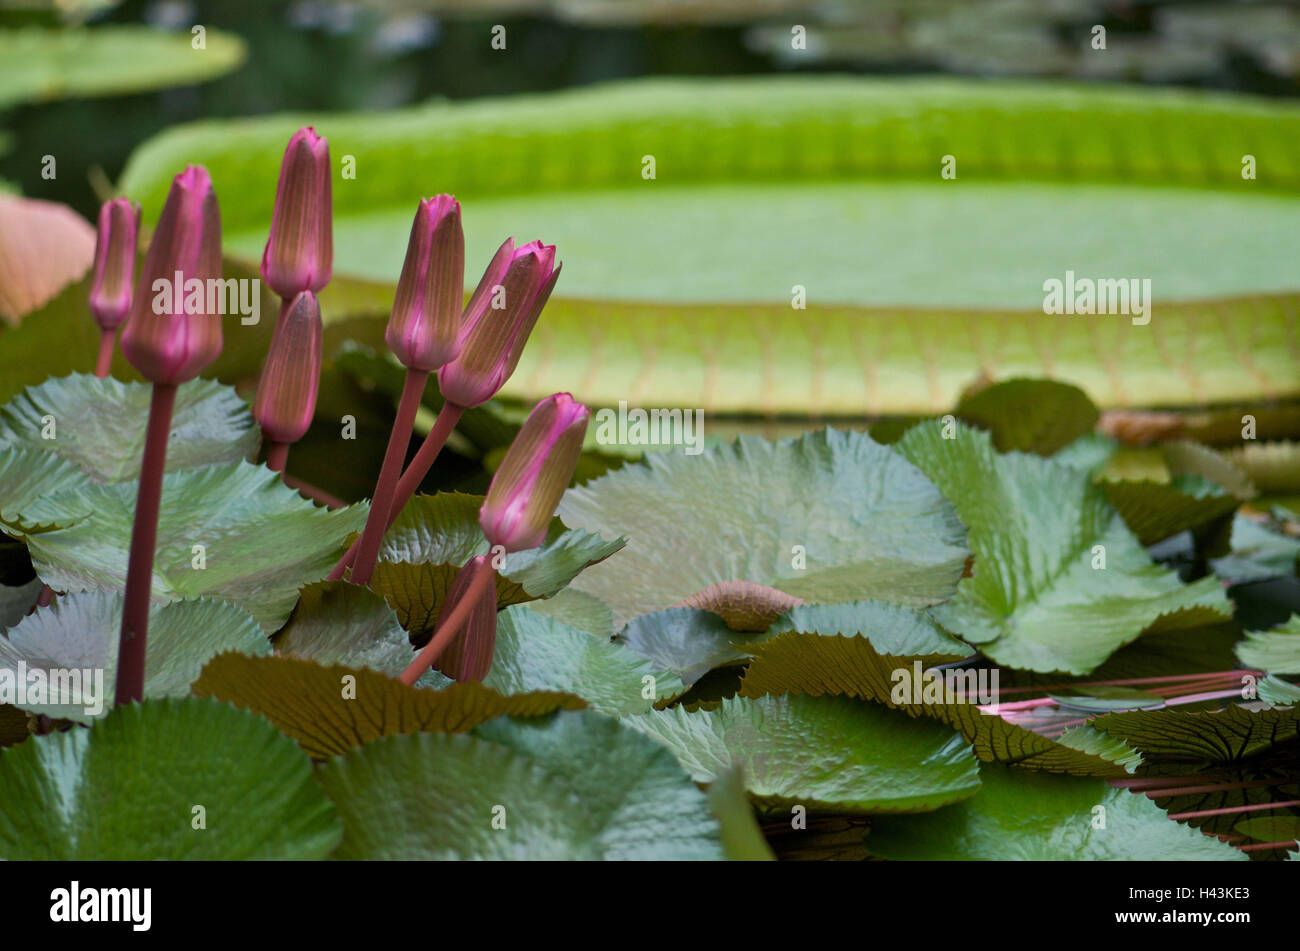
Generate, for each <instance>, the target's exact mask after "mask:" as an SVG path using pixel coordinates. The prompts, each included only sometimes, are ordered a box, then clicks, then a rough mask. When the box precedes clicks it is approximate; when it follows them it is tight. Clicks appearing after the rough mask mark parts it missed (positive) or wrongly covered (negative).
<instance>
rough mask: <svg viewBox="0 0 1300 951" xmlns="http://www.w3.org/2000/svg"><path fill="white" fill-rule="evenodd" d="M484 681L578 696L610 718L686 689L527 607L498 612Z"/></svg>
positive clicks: (428, 679)
mask: <svg viewBox="0 0 1300 951" xmlns="http://www.w3.org/2000/svg"><path fill="white" fill-rule="evenodd" d="M449 683H451V681H450V680H449V679H448V678H446V677H444V676H443V675H442V674H440V673H438V672H437V671H430V672H428V673H427V674H425V675H424V676H423V677H421V678H420V681H419V686H432V687H442V686H446V685H447V684H449ZM483 685H484V686H485V687H491V688H492V689H493V690H496V691H498V692H499V693H502V694H506V695H507V696H512V695H515V694H520V693H528V692H530V691H534V690H558V691H562V692H564V693H570V694H574V695H575V696H578V697H581V698H582V699H583V700H585V701H586V702H587V704H588V705H589V706H590V707H591V708H592V709H593V710H597V711H599V712H601V713H604V714H607V715H609V716H623V715H626V714H633V713H643V712H645V711H646V710H649V709H650V708H651V707H653V706H654V705H655V703H656V702H658V701H662V700H667V699H669V698H671V697H674V696H676V695H678V694H680V693H681V692H682V691H683V690H685V687H684V686H683V684H682V683H681V681H680V680H678V679H677V678H676V677H674V676H673V675H672V674H669V673H667V672H665V671H664V670H663V669H661V668H658V667H656V666H654V665H653V664H651V663H650V662H648V661H646V660H645V659H643V658H642V657H640V656H638V655H637V654H636V653H634V652H633V651H632V650H630V649H629V648H628V647H626V646H624V645H623V644H618V643H612V642H611V641H610V640H609V639H607V638H604V637H597V636H595V635H592V634H588V633H586V632H585V631H581V630H578V629H577V628H574V627H570V626H568V625H567V624H565V623H563V622H562V621H557V620H555V619H554V618H549V617H545V616H543V615H541V614H538V613H537V612H535V611H532V610H530V609H529V608H528V607H527V606H526V605H518V606H515V607H512V608H507V609H506V610H505V611H502V612H501V613H500V614H499V615H497V645H496V655H495V657H494V659H493V661H492V670H491V672H490V673H489V674H488V675H487V676H486V677H485V678H483Z"/></svg>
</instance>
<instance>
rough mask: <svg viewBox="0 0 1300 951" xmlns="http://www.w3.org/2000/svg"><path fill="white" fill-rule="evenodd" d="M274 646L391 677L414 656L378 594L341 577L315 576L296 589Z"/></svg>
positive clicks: (287, 653) (283, 653)
mask: <svg viewBox="0 0 1300 951" xmlns="http://www.w3.org/2000/svg"><path fill="white" fill-rule="evenodd" d="M275 652H276V653H277V654H279V655H281V656H284V657H299V658H302V659H303V660H314V661H316V662H317V663H320V664H326V665H330V664H341V665H342V666H344V667H366V668H369V669H371V670H377V671H379V672H380V673H381V674H388V675H389V676H390V677H396V676H397V675H398V674H400V673H401V672H402V671H403V670H405V669H406V668H407V666H408V665H409V664H410V663H411V661H412V660H414V659H415V649H414V648H413V647H412V646H411V639H410V635H409V634H407V633H406V631H405V630H404V629H403V628H402V625H401V623H400V622H399V621H398V620H397V615H396V614H394V613H393V609H392V608H390V607H389V606H388V602H387V601H385V600H384V599H383V598H382V597H381V596H380V595H378V594H375V592H373V591H371V590H370V589H369V588H363V587H361V586H360V585H355V584H349V583H348V582H346V581H318V582H316V583H314V584H309V585H307V586H306V587H304V588H303V589H302V591H301V592H300V593H299V597H298V604H297V606H296V607H295V608H294V609H293V615H292V616H291V617H290V618H289V621H288V623H286V624H285V626H284V627H283V628H282V629H281V630H280V632H279V633H278V634H277V635H276V636H275Z"/></svg>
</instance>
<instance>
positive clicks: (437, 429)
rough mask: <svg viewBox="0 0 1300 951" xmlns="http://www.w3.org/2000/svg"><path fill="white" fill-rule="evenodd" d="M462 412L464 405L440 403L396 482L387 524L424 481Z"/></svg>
mask: <svg viewBox="0 0 1300 951" xmlns="http://www.w3.org/2000/svg"><path fill="white" fill-rule="evenodd" d="M464 412H465V407H463V406H457V405H456V404H455V403H443V404H442V409H441V410H439V411H438V418H437V419H436V420H434V422H433V428H432V429H430V430H429V435H427V436H425V437H424V442H422V443H420V448H419V449H418V450H416V453H415V458H413V459H412V460H411V464H410V465H409V466H407V467H406V471H405V472H403V473H402V478H401V479H399V480H398V482H397V491H396V493H394V495H393V507H392V510H391V511H390V512H389V513H388V524H389V525H392V524H393V522H395V521H397V516H398V515H400V514H401V511H402V508H403V507H404V506H405V505H406V503H407V502H409V501H411V496H413V495H415V491H416V490H417V489H418V488H419V487H420V483H421V482H423V481H424V477H425V476H427V475H428V474H429V470H430V469H432V468H433V462H434V460H435V459H437V458H438V453H440V452H442V447H443V446H445V445H446V444H447V437H448V436H450V435H451V431H452V430H453V429H455V428H456V424H457V423H459V422H460V417H461V416H462V415H463V414H464Z"/></svg>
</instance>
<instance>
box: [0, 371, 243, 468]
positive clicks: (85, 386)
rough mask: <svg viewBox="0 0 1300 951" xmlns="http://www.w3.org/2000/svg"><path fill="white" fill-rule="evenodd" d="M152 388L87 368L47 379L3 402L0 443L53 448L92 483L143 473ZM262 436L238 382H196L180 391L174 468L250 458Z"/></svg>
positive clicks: (170, 448)
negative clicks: (101, 375)
mask: <svg viewBox="0 0 1300 951" xmlns="http://www.w3.org/2000/svg"><path fill="white" fill-rule="evenodd" d="M152 390H153V387H152V386H151V385H150V384H147V383H123V382H121V381H120V380H115V379H113V378H112V377H109V378H107V379H102V380H101V379H99V378H98V377H94V376H89V375H87V374H74V375H72V376H66V377H59V378H57V379H53V380H48V381H47V382H45V383H43V384H41V385H40V386H35V387H30V388H28V389H26V390H24V391H23V392H22V393H20V394H19V395H18V396H16V397H14V399H12V400H10V401H9V402H8V403H7V404H6V405H5V406H3V407H0V447H2V446H12V447H18V448H24V449H40V450H46V451H48V452H52V453H54V454H55V455H58V456H62V457H63V458H64V459H67V460H68V461H69V462H72V463H74V464H75V465H76V466H77V467H78V468H80V469H81V470H82V471H83V472H85V473H86V474H87V475H88V476H89V477H90V480H91V481H92V482H122V481H125V480H127V479H138V478H139V477H140V457H141V454H142V453H143V452H144V430H145V423H146V422H147V421H148V418H149V399H150V393H151V392H152ZM259 439H260V434H259V432H258V429H257V425H256V424H255V423H254V422H253V417H252V415H251V414H250V413H249V411H248V404H246V403H245V402H244V401H243V400H242V399H240V398H239V396H237V395H236V394H235V391H234V390H233V389H232V388H230V387H228V386H222V385H221V384H220V383H217V382H216V381H214V380H192V381H190V382H189V383H184V384H182V385H181V386H180V387H179V388H178V389H177V391H176V409H175V412H174V414H173V417H172V424H171V430H170V435H169V436H168V439H167V471H168V472H176V471H178V470H181V469H196V468H199V467H200V466H210V465H221V464H223V463H234V462H239V461H240V460H241V459H249V458H251V457H252V456H253V454H254V453H256V452H257V446H258V441H259Z"/></svg>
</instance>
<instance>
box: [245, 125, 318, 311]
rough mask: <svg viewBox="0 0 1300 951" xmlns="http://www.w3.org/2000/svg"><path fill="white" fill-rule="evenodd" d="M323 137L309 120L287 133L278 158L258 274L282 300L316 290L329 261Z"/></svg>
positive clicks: (315, 291)
mask: <svg viewBox="0 0 1300 951" xmlns="http://www.w3.org/2000/svg"><path fill="white" fill-rule="evenodd" d="M332 188H333V185H332V183H331V180H330V146H329V139H322V138H321V137H320V136H318V135H317V134H316V130H315V129H313V128H312V127H311V126H304V127H303V128H301V129H299V130H298V131H297V132H295V133H294V134H293V138H291V139H290V140H289V147H288V148H287V149H285V150H284V160H283V161H282V162H281V163H280V184H279V185H278V186H276V190H275V210H274V211H273V212H272V213H271V235H270V237H269V238H267V240H266V250H264V251H263V252H262V279H263V280H264V281H266V283H267V284H268V285H269V286H270V288H271V290H273V291H275V292H276V293H277V294H279V295H280V297H282V298H283V299H284V300H292V299H293V298H294V297H296V296H297V295H298V294H300V293H301V292H303V291H312V292H313V293H318V292H319V291H320V289H321V288H322V287H324V286H325V285H326V284H328V283H329V280H330V274H331V271H332V269H333V267H334V198H333V191H332Z"/></svg>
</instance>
